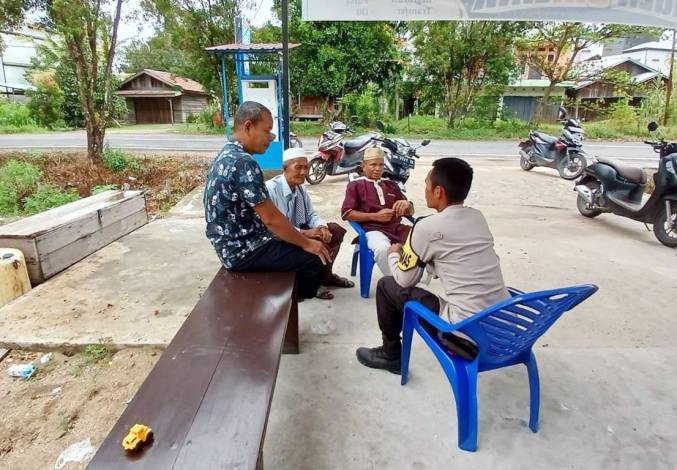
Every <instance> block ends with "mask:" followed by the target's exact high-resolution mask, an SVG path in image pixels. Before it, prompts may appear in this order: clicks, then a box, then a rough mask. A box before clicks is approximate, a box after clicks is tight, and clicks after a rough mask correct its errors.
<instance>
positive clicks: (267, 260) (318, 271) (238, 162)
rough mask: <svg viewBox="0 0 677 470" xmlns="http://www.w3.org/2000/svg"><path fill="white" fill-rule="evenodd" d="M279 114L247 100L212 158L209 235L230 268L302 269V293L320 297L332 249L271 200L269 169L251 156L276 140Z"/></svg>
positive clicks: (299, 271)
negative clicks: (266, 175)
mask: <svg viewBox="0 0 677 470" xmlns="http://www.w3.org/2000/svg"><path fill="white" fill-rule="evenodd" d="M272 128H273V117H272V115H271V113H270V111H269V110H268V109H267V108H266V107H265V106H263V105H262V104H259V103H255V102H252V101H247V102H245V103H242V105H241V106H240V108H239V109H238V110H237V112H236V113H235V135H234V138H233V140H232V141H230V142H228V143H227V144H226V145H225V146H224V147H223V149H222V150H221V152H220V153H219V154H218V155H217V157H216V158H215V159H214V161H213V162H212V165H211V168H210V170H209V175H208V177H207V183H206V186H205V193H204V206H205V219H206V222H207V230H206V234H207V238H208V239H209V241H210V242H211V243H212V245H213V246H214V249H215V250H216V254H217V255H218V257H219V259H220V260H221V262H222V263H223V265H224V266H225V268H226V269H228V270H229V271H243V272H247V271H249V272H254V271H293V272H296V276H297V283H298V294H299V297H300V298H302V299H310V298H313V297H315V294H316V293H317V289H318V288H319V286H320V282H321V280H322V274H323V273H324V265H325V264H327V263H328V262H330V256H329V252H328V251H327V248H326V247H325V245H324V244H323V243H322V242H321V241H319V240H313V239H311V238H308V237H306V236H305V235H303V234H302V233H300V232H299V231H297V230H296V229H295V228H294V226H293V225H292V224H291V223H290V222H289V220H288V219H287V217H286V216H285V215H283V214H282V213H280V211H279V210H277V208H276V207H275V205H274V204H273V203H272V201H271V200H270V197H269V195H268V190H267V189H266V185H265V183H264V182H263V172H262V171H261V168H259V165H258V164H257V163H256V161H255V160H254V158H252V156H251V154H262V153H264V152H265V151H266V149H267V148H268V145H269V144H270V142H271V141H272V140H273V138H274V137H273V135H272V134H271V130H272Z"/></svg>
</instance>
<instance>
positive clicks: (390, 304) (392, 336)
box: [376, 276, 440, 357]
mask: <svg viewBox="0 0 677 470" xmlns="http://www.w3.org/2000/svg"><path fill="white" fill-rule="evenodd" d="M407 300H418V301H419V302H421V303H422V304H423V305H425V306H426V307H427V308H429V309H430V310H432V311H433V312H436V313H439V311H440V300H439V299H438V298H437V296H436V295H435V294H433V293H432V292H429V291H427V290H425V289H421V288H420V287H407V288H403V287H400V285H399V284H398V283H397V282H395V279H393V277H392V276H386V277H382V278H381V279H379V281H378V287H377V288H376V314H377V316H378V327H379V328H380V329H381V334H382V336H383V351H384V352H385V354H386V355H387V356H391V357H399V356H400V354H401V350H402V345H401V343H400V333H402V317H403V316H404V304H405V303H406V302H407ZM428 326H430V325H428ZM430 328H432V327H430ZM433 331H435V330H434V329H433Z"/></svg>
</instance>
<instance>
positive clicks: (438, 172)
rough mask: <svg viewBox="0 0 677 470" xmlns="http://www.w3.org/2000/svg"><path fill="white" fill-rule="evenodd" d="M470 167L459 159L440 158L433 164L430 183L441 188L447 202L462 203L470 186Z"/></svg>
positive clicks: (471, 172) (471, 173)
mask: <svg viewBox="0 0 677 470" xmlns="http://www.w3.org/2000/svg"><path fill="white" fill-rule="evenodd" d="M472 175H473V171H472V167H471V166H470V165H469V164H468V162H466V161H465V160H461V159H460V158H440V159H438V160H435V161H434V162H433V169H432V171H431V172H430V182H431V183H432V185H433V187H435V186H442V187H443V188H444V192H445V193H446V195H447V200H448V202H450V203H451V202H463V201H464V200H465V198H466V197H468V193H469V192H470V186H472Z"/></svg>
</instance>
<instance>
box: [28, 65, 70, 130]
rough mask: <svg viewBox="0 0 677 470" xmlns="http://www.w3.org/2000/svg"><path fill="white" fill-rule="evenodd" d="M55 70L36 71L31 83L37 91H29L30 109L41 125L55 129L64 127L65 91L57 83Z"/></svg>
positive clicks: (32, 75) (31, 77)
mask: <svg viewBox="0 0 677 470" xmlns="http://www.w3.org/2000/svg"><path fill="white" fill-rule="evenodd" d="M55 75H56V74H55V72H54V70H44V71H35V72H33V73H31V76H30V82H31V83H32V84H33V85H34V86H35V90H29V91H28V98H29V100H28V108H29V109H30V110H31V114H32V115H33V116H35V117H36V118H37V120H38V121H39V122H40V124H41V125H43V126H46V127H49V128H50V129H53V128H55V127H62V126H63V125H64V124H65V122H64V119H63V111H62V110H63V104H64V99H63V90H62V88H61V87H60V86H59V84H58V83H57V81H56V77H55Z"/></svg>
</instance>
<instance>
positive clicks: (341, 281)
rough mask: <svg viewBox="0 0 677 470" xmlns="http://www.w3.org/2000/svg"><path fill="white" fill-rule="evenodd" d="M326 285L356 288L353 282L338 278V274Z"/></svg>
mask: <svg viewBox="0 0 677 470" xmlns="http://www.w3.org/2000/svg"><path fill="white" fill-rule="evenodd" d="M326 285H327V286H335V287H355V283H354V282H353V281H351V280H350V279H346V278H345V277H340V276H337V275H336V274H334V276H333V277H332V279H331V281H329V282H328V283H327V284H326Z"/></svg>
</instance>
